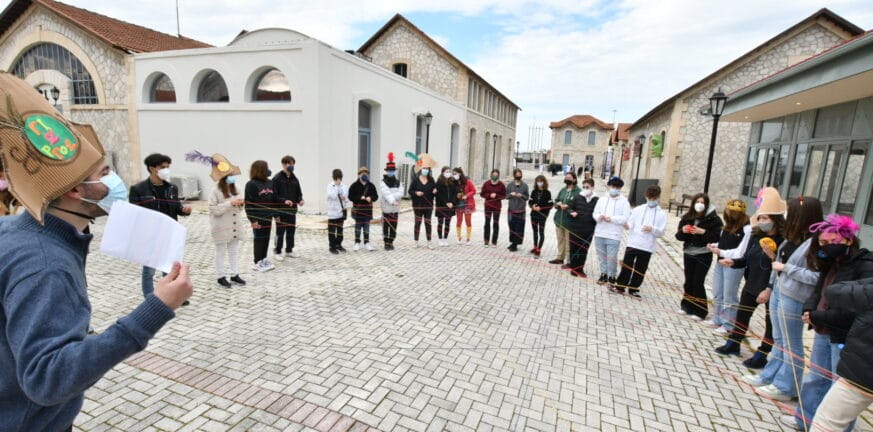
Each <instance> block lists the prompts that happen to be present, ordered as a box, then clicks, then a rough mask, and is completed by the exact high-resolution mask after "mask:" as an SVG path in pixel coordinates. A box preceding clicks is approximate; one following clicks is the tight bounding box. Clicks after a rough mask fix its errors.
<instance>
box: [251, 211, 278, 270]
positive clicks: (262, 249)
mask: <svg viewBox="0 0 873 432" xmlns="http://www.w3.org/2000/svg"><path fill="white" fill-rule="evenodd" d="M258 223H259V224H260V225H261V227H260V228H256V229H252V232H253V234H254V241H253V243H254V244H253V245H252V246H253V252H254V255H255V263H258V262H260V261H261V260H262V259H264V258H266V257H267V250H268V249H270V233H271V232H272V231H273V221H271V220H270V219H265V220H259V221H258Z"/></svg>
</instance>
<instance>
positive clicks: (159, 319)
mask: <svg viewBox="0 0 873 432" xmlns="http://www.w3.org/2000/svg"><path fill="white" fill-rule="evenodd" d="M0 101H5V102H0V117H2V118H8V117H10V114H11V113H10V112H9V111H11V110H13V109H15V107H18V108H19V109H21V110H22V112H26V113H28V115H30V116H40V117H42V118H44V119H45V122H46V123H48V122H52V126H53V130H54V131H55V132H56V133H58V134H59V135H60V136H68V137H71V139H70V141H68V142H75V143H76V144H77V145H76V146H75V147H74V148H71V147H69V146H67V145H66V144H64V143H58V144H59V145H61V146H64V147H63V148H64V150H65V151H67V153H66V154H68V155H69V154H71V157H74V158H72V159H71V160H70V161H67V162H66V163H63V164H58V163H57V161H56V160H54V158H51V157H50V156H45V155H43V154H42V153H36V152H33V153H28V152H32V151H33V149H34V146H36V147H37V148H39V147H42V146H47V145H50V144H51V141H49V139H47V138H46V137H45V135H33V136H30V137H28V136H26V135H25V134H24V133H23V132H20V131H16V132H15V133H11V132H10V133H7V131H4V132H3V134H2V135H3V138H2V141H3V145H2V148H0V152H2V158H3V159H5V161H6V162H7V163H8V164H7V165H6V166H5V169H6V171H5V174H6V176H5V179H6V181H7V182H8V184H9V185H10V187H9V190H10V191H12V193H13V194H14V196H15V199H16V200H17V201H18V202H20V203H21V204H22V205H23V207H24V208H25V209H26V210H27V211H26V212H24V213H22V214H19V215H17V216H10V217H2V218H0V238H2V239H3V243H4V244H8V245H15V247H0V263H3V264H2V265H0V400H2V402H0V429H3V430H15V431H71V430H73V422H74V420H75V419H76V416H77V415H78V414H79V411H81V409H82V405H83V402H84V393H85V391H86V390H87V389H88V388H90V387H91V386H92V385H94V383H96V382H97V381H99V380H100V379H101V378H102V377H103V376H104V375H105V374H106V373H107V372H109V371H110V370H112V369H113V368H115V367H116V366H118V365H119V364H120V363H121V362H122V361H124V360H125V359H126V358H128V357H129V356H131V355H133V354H134V353H137V352H139V351H142V350H143V349H145V347H146V345H147V344H148V342H149V341H150V340H151V339H152V338H153V337H154V336H155V334H156V333H157V332H158V331H159V330H160V329H161V328H162V327H163V326H164V325H165V324H166V323H167V322H169V321H170V320H171V319H173V318H174V317H175V312H174V311H175V310H177V309H178V308H179V307H180V306H181V305H182V302H184V301H185V300H187V299H188V298H189V297H190V296H191V294H192V291H193V287H192V284H191V280H190V279H189V277H188V266H187V265H181V264H179V263H175V264H174V265H173V267H172V270H171V271H170V274H169V275H168V276H167V277H165V278H163V279H161V280H160V281H159V282H158V283H157V285H156V286H155V289H154V291H153V292H152V293H150V294H149V295H147V296H146V298H145V299H144V300H143V301H142V302H141V303H140V304H139V305H138V306H136V307H135V308H134V309H133V311H131V312H130V313H129V314H127V315H126V316H123V317H121V318H120V319H118V320H117V321H115V322H114V323H108V326H107V327H106V328H105V329H104V330H103V331H102V332H100V333H99V334H90V335H89V334H88V328H89V322H90V321H91V319H92V311H91V302H90V300H89V298H88V286H87V284H86V263H87V258H88V251H89V245H90V243H91V240H92V238H93V236H92V235H91V234H88V233H87V232H86V229H87V227H88V224H89V223H90V222H92V221H94V220H95V219H97V218H101V217H104V216H106V215H107V214H108V212H109V211H110V210H111V208H112V205H113V203H115V202H116V201H125V200H127V187H126V186H125V184H124V181H123V180H122V179H121V177H119V176H118V175H117V174H116V173H115V172H113V171H111V170H110V168H109V164H108V163H107V162H106V160H105V159H104V156H105V151H104V150H103V148H102V147H101V146H100V145H99V143H91V142H89V141H88V140H87V139H85V138H84V137H83V136H81V135H79V134H78V133H76V132H75V131H74V130H71V129H72V128H71V127H69V124H68V123H67V122H66V121H65V120H64V119H63V117H61V116H60V115H59V114H58V113H57V112H56V110H55V108H54V107H52V106H51V105H50V104H48V103H47V102H46V101H45V99H43V98H42V96H40V95H38V94H37V93H36V92H34V91H33V87H32V86H31V85H30V84H29V83H27V82H25V81H23V80H21V79H18V78H17V77H15V76H14V75H11V74H7V73H0ZM13 103H14V105H13ZM16 115H17V113H16V114H15V115H13V117H14V116H16ZM20 127H21V128H22V130H23V128H24V125H23V124H22V125H20ZM38 130H42V131H43V132H44V131H45V130H44V129H38ZM56 148H58V147H56ZM22 154H31V155H32V156H33V157H31V158H30V159H27V160H26V164H25V163H20V162H19V161H16V160H15V159H14V157H10V155H22ZM36 185H38V187H35V186H36ZM87 281H88V282H90V285H91V286H90V288H91V289H92V290H93V289H97V290H109V289H113V288H115V287H114V286H113V285H112V284H109V285H106V282H107V280H106V278H87ZM101 285H102V286H101ZM122 386H123V384H122Z"/></svg>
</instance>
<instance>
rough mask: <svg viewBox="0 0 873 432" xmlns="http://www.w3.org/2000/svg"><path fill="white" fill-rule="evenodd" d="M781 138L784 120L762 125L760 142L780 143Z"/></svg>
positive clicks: (771, 121)
mask: <svg viewBox="0 0 873 432" xmlns="http://www.w3.org/2000/svg"><path fill="white" fill-rule="evenodd" d="M780 138H782V119H778V120H769V121H765V122H764V123H761V140H760V141H759V142H762V143H771V142H776V141H779V139H780Z"/></svg>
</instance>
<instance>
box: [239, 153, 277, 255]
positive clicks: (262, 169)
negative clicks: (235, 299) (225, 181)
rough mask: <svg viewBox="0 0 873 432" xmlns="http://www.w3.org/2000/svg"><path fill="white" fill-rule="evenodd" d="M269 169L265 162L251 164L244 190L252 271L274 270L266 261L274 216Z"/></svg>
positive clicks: (273, 199) (273, 192) (274, 203)
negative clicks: (252, 258) (250, 226)
mask: <svg viewBox="0 0 873 432" xmlns="http://www.w3.org/2000/svg"><path fill="white" fill-rule="evenodd" d="M270 174H271V172H270V168H269V166H268V165H267V161H263V160H257V161H254V162H252V166H251V168H250V169H249V181H248V183H246V189H245V200H246V202H245V209H246V217H248V219H249V222H250V223H251V225H252V232H253V236H254V240H253V243H254V244H253V254H254V265H253V266H252V269H253V270H255V271H259V272H266V271H270V270H273V269H274V268H276V266H275V265H273V263H272V262H271V261H270V260H269V259H267V252H268V251H269V249H270V233H271V232H272V230H273V217H274V216H275V215H276V212H275V210H274V208H275V206H276V194H275V191H274V190H273V181H272V180H270Z"/></svg>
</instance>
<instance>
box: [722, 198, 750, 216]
mask: <svg viewBox="0 0 873 432" xmlns="http://www.w3.org/2000/svg"><path fill="white" fill-rule="evenodd" d="M725 208H726V209H728V210H730V211H735V212H740V213H745V212H746V202H745V201H743V200H740V199H729V200H728V202H727V206H725Z"/></svg>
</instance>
